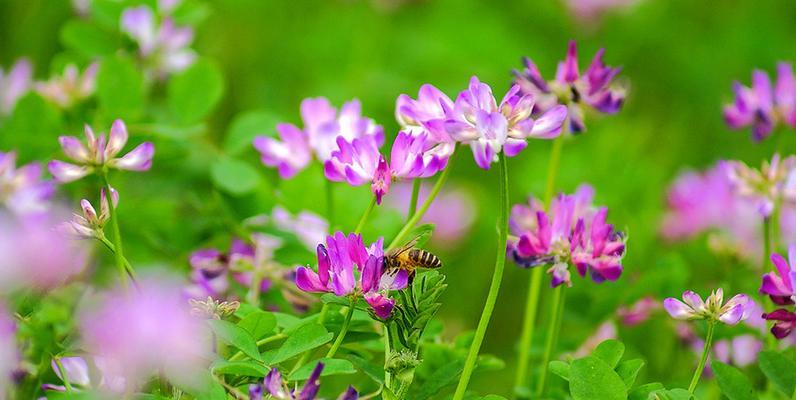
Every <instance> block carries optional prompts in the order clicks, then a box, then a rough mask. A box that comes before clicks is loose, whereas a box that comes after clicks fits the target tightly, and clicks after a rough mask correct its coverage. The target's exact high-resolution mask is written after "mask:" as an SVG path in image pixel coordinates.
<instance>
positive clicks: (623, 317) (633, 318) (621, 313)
mask: <svg viewBox="0 0 796 400" xmlns="http://www.w3.org/2000/svg"><path fill="white" fill-rule="evenodd" d="M660 308H661V303H660V302H659V301H658V300H655V299H654V298H652V297H649V296H647V297H644V298H642V299H641V300H639V301H637V302H635V303H633V305H631V306H630V307H625V306H622V307H619V309H618V310H616V316H617V317H619V321H621V323H622V325H624V326H635V325H638V324H641V323H643V322H645V321H647V320H648V319H649V318H650V316H651V315H652V313H653V312H655V311H657V310H659V309H660Z"/></svg>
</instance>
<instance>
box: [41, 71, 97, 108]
mask: <svg viewBox="0 0 796 400" xmlns="http://www.w3.org/2000/svg"><path fill="white" fill-rule="evenodd" d="M98 68H99V64H97V63H92V64H90V65H89V66H88V67H86V69H85V70H84V71H83V74H82V75H81V74H80V71H79V70H78V69H77V66H76V65H74V64H69V65H67V66H66V68H64V73H63V75H61V76H54V77H51V78H50V80H48V81H43V82H36V83H35V84H34V85H33V87H34V89H35V90H36V92H38V93H39V95H41V96H42V97H44V98H45V99H47V100H50V101H52V102H53V103H55V104H57V105H58V106H59V107H61V108H69V107H71V106H72V105H74V104H75V103H78V102H80V101H82V100H84V99H86V98H88V97H91V96H92V95H93V94H94V90H95V89H96V86H97V69H98Z"/></svg>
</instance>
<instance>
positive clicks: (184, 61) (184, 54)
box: [121, 5, 196, 78]
mask: <svg viewBox="0 0 796 400" xmlns="http://www.w3.org/2000/svg"><path fill="white" fill-rule="evenodd" d="M162 11H164V12H165V11H167V10H162ZM158 17H160V16H158V15H155V13H154V12H153V11H152V9H151V8H149V7H148V6H145V5H143V6H139V7H133V8H127V9H125V10H124V11H123V12H122V17H121V29H122V31H123V32H125V33H127V34H128V35H129V36H130V37H131V38H132V39H133V40H135V41H136V43H138V52H139V54H140V55H141V57H142V58H144V59H146V60H148V61H149V63H150V64H151V65H153V67H154V69H155V73H156V74H157V76H158V77H159V78H164V77H166V76H168V75H169V74H171V73H175V72H180V71H182V70H184V69H185V68H188V67H189V66H190V65H191V64H193V62H194V61H195V60H196V52H194V51H193V50H192V49H191V48H190V47H189V46H190V44H191V42H192V41H193V34H194V32H193V28H191V27H189V26H177V25H176V24H175V23H174V20H173V19H172V18H171V17H168V16H164V17H162V18H161V19H160V21H159V23H160V25H158V21H157V20H158V19H159V18H158Z"/></svg>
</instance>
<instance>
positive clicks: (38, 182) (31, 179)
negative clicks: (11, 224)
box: [0, 151, 55, 215]
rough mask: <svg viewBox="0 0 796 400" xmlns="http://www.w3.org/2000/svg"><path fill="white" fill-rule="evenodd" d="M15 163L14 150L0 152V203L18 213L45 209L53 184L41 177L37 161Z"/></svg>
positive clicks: (47, 205) (53, 191)
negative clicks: (21, 163)
mask: <svg viewBox="0 0 796 400" xmlns="http://www.w3.org/2000/svg"><path fill="white" fill-rule="evenodd" d="M16 164H17V154H16V152H13V151H11V152H8V153H3V152H0V203H2V204H3V205H5V206H6V207H7V208H8V209H10V210H11V211H12V212H14V213H15V214H18V215H22V214H31V213H42V212H45V211H47V209H48V208H49V206H50V199H51V198H52V196H53V194H54V193H55V185H54V184H53V182H51V181H45V180H43V179H42V176H41V175H42V168H41V165H39V164H38V163H30V164H25V165H23V166H21V167H19V168H17V165H16Z"/></svg>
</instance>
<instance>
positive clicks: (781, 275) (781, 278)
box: [760, 244, 796, 305]
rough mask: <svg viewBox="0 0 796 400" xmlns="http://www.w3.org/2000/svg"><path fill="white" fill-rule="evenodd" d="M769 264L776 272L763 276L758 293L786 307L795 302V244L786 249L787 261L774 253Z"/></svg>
mask: <svg viewBox="0 0 796 400" xmlns="http://www.w3.org/2000/svg"><path fill="white" fill-rule="evenodd" d="M771 262H772V263H773V264H774V266H775V267H776V268H777V272H769V273H767V274H764V275H763V283H762V285H761V286H760V293H763V294H767V295H769V296H771V300H772V301H774V303H776V304H778V305H788V304H793V303H794V302H796V290H794V282H796V244H791V245H790V246H789V247H788V260H785V257H782V256H781V255H779V254H777V253H774V254H771Z"/></svg>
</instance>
